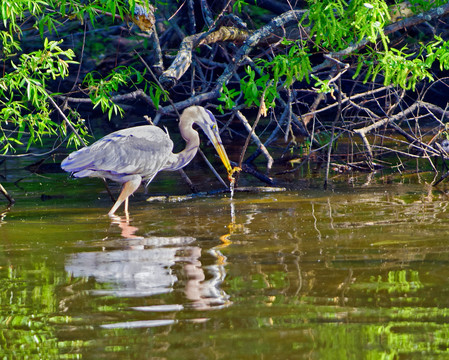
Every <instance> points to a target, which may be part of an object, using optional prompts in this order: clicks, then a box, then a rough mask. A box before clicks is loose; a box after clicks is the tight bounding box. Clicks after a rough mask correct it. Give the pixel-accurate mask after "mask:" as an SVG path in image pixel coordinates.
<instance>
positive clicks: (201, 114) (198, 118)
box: [181, 106, 232, 173]
mask: <svg viewBox="0 0 449 360" xmlns="http://www.w3.org/2000/svg"><path fill="white" fill-rule="evenodd" d="M181 120H182V121H190V122H192V123H195V124H198V125H199V127H200V128H201V129H202V130H203V131H204V133H205V134H206V136H207V137H208V138H209V140H210V141H211V143H212V144H213V145H214V148H215V150H216V151H217V153H218V155H219V156H220V159H221V161H222V162H223V164H224V166H225V167H226V170H227V171H228V173H230V172H231V171H232V166H231V163H230V162H229V158H228V155H227V154H226V151H225V149H224V147H223V143H222V142H221V137H220V131H219V129H218V124H217V120H216V119H215V116H214V115H213V114H212V113H211V112H210V111H209V110H206V109H205V108H203V107H202V106H190V107H188V108H187V109H185V110H184V111H183V113H182V115H181Z"/></svg>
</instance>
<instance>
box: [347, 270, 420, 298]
mask: <svg viewBox="0 0 449 360" xmlns="http://www.w3.org/2000/svg"><path fill="white" fill-rule="evenodd" d="M351 287H352V288H357V289H362V290H366V291H367V292H373V291H374V292H381V291H387V292H388V293H389V294H397V293H401V294H403V293H415V292H416V291H418V290H419V289H421V288H422V287H423V284H422V283H421V281H420V280H419V273H418V271H414V270H392V271H389V272H388V275H387V279H385V280H384V279H383V278H382V276H380V275H379V276H378V277H377V278H376V277H374V276H372V277H371V278H370V281H369V282H364V283H354V284H352V285H351Z"/></svg>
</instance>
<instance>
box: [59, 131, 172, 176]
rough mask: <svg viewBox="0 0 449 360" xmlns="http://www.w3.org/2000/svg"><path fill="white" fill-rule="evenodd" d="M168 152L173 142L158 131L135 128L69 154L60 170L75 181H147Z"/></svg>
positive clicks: (158, 167)
mask: <svg viewBox="0 0 449 360" xmlns="http://www.w3.org/2000/svg"><path fill="white" fill-rule="evenodd" d="M172 150H173V142H172V141H171V139H170V138H169V137H168V134H166V133H165V132H164V131H163V130H162V129H160V128H159V127H157V126H152V125H145V126H137V127H133V128H130V129H124V130H120V131H116V132H114V133H112V134H109V135H107V136H105V137H104V138H102V139H100V140H98V141H97V142H95V143H94V144H92V145H91V146H89V147H85V148H83V149H80V150H78V151H76V152H74V153H72V154H70V155H69V156H68V157H67V158H66V159H64V161H63V162H62V163H61V167H62V168H63V169H64V170H66V171H70V172H73V173H75V176H77V177H83V176H101V177H108V174H111V176H113V177H117V176H118V177H120V176H121V175H131V174H138V175H140V176H142V177H143V178H148V177H152V176H154V175H155V174H156V173H157V172H158V171H159V170H160V169H161V168H162V167H163V166H164V164H165V163H166V161H167V159H168V158H169V157H170V156H171V155H172ZM111 178H112V177H111Z"/></svg>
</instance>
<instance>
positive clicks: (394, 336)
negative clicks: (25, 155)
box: [0, 174, 449, 359]
mask: <svg viewBox="0 0 449 360" xmlns="http://www.w3.org/2000/svg"><path fill="white" fill-rule="evenodd" d="M178 179H179V178H178V177H177V176H176V175H175V174H173V175H167V177H162V179H161V180H160V181H159V182H156V183H155V184H154V186H153V187H151V193H152V194H154V193H155V192H156V193H157V192H161V193H163V192H168V191H169V190H166V186H167V187H168V186H170V185H166V184H167V183H168V184H170V183H173V182H176V181H178ZM11 184H12V183H9V190H10V191H12V192H13V193H14V194H15V195H16V197H17V198H18V200H19V201H18V203H17V204H16V205H15V206H14V207H13V208H12V209H11V210H10V211H9V212H5V213H4V214H3V218H2V219H1V221H0V345H1V350H0V353H1V356H0V357H1V358H17V359H22V358H39V359H51V358H69V359H71V358H83V359H122V358H123V359H127V358H130V359H426V358H427V359H443V358H449V350H448V347H449V325H448V320H449V238H448V234H449V212H448V202H447V200H448V199H447V196H446V195H445V194H444V193H443V192H439V191H437V190H432V189H431V188H430V187H429V186H427V185H424V184H418V183H397V184H390V185H382V186H380V185H374V186H367V187H363V186H355V187H352V188H349V187H338V188H337V189H335V191H333V192H331V191H327V192H324V191H321V190H307V191H297V192H287V193H276V194H242V193H238V194H237V195H236V197H235V199H234V200H232V201H231V200H230V199H229V198H226V197H222V196H215V197H208V198H199V199H195V200H190V201H186V202H182V203H166V202H164V203H146V202H145V201H143V199H144V197H143V195H142V194H140V195H137V196H135V197H134V198H133V199H132V200H131V205H130V211H131V219H130V221H129V223H127V221H126V220H125V219H124V218H116V219H114V220H112V221H111V219H109V218H108V217H107V216H106V215H105V214H106V212H107V211H108V209H109V207H110V201H109V200H108V198H107V195H106V194H105V193H104V191H103V188H102V186H101V184H99V183H98V182H97V181H96V180H89V179H88V180H78V181H69V180H67V178H66V176H65V175H63V174H55V175H50V176H45V177H38V176H31V177H28V178H26V179H24V180H23V181H21V182H19V183H18V185H19V186H20V188H16V187H13V188H11ZM42 195H44V196H42ZM62 195H63V196H64V197H62ZM43 200H45V201H43ZM2 204H3V203H2Z"/></svg>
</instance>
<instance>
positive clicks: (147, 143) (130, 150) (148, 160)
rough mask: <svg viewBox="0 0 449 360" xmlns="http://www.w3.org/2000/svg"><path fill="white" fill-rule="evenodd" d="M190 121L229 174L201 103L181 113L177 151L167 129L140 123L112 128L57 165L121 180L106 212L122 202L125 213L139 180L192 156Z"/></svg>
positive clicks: (194, 141) (196, 140) (194, 135)
mask: <svg viewBox="0 0 449 360" xmlns="http://www.w3.org/2000/svg"><path fill="white" fill-rule="evenodd" d="M193 123H196V124H198V125H199V126H200V127H201V129H202V130H203V131H204V132H205V134H206V135H207V137H208V138H209V139H210V141H211V142H212V144H213V146H214V147H215V149H216V150H217V153H218V155H219V156H220V159H221V161H222V162H223V164H224V166H225V167H226V169H227V171H228V174H229V175H230V176H232V173H233V170H232V167H231V164H230V162H229V158H228V155H227V154H226V151H225V149H224V147H223V144H222V142H221V138H220V133H219V131H218V126H217V121H216V120H215V117H214V116H213V115H212V113H211V112H210V111H209V110H206V109H204V108H203V107H201V106H191V107H189V108H187V109H185V110H184V112H183V113H182V115H181V119H180V121H179V130H180V132H181V135H182V137H183V138H184V140H185V141H186V148H185V149H184V150H183V151H181V152H180V153H177V154H173V153H172V150H173V141H172V140H171V139H170V137H169V136H168V133H166V132H165V131H164V130H162V129H161V128H159V127H157V126H154V125H143V126H136V127H132V128H129V129H124V130H119V131H116V132H113V133H111V134H109V135H107V136H105V137H104V138H102V139H100V140H98V141H96V142H95V143H93V144H92V145H90V146H88V147H84V148H82V149H80V150H78V151H75V152H73V153H71V154H70V155H69V156H68V157H66V158H65V159H64V160H63V162H62V163H61V167H62V168H63V169H64V170H65V171H68V172H71V173H73V176H75V177H86V176H90V177H99V178H107V179H111V180H113V181H116V182H119V183H122V184H123V187H122V191H121V193H120V195H119V197H118V199H117V201H116V202H115V204H114V205H113V206H112V208H111V210H110V211H109V213H108V215H111V216H112V215H114V213H115V211H116V210H117V209H118V208H119V206H120V205H121V204H122V203H123V202H125V213H128V198H129V196H130V195H131V194H133V193H134V192H135V191H136V190H137V188H138V187H139V186H140V184H141V183H142V180H146V181H147V184H148V183H150V182H151V180H153V178H154V177H155V176H156V174H157V173H158V172H159V171H162V170H169V171H174V170H178V169H181V168H182V167H184V166H186V165H187V164H188V163H189V162H190V161H191V160H192V159H193V158H194V156H195V154H196V153H197V151H198V148H199V145H200V137H199V135H198V132H197V131H195V130H194V129H193V128H192V125H193Z"/></svg>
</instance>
